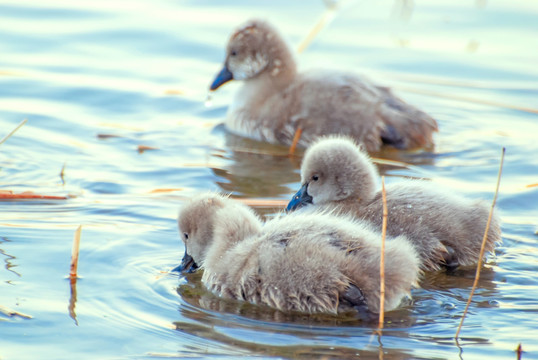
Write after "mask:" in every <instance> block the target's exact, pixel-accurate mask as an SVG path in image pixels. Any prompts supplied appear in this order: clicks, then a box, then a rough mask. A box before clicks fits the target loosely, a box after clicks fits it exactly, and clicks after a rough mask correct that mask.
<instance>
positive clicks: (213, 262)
mask: <svg viewBox="0 0 538 360" xmlns="http://www.w3.org/2000/svg"><path fill="white" fill-rule="evenodd" d="M231 80H238V81H242V82H243V85H242V88H241V89H239V91H238V92H237V94H236V97H235V99H234V101H233V103H232V104H231V106H230V107H229V110H228V114H227V118H226V123H225V124H226V127H227V128H228V130H229V131H231V132H233V133H237V134H239V135H242V136H246V137H250V138H254V139H257V140H260V141H266V142H271V143H279V144H284V145H292V143H293V142H294V141H298V144H299V146H302V147H304V148H306V152H305V154H304V157H303V161H302V165H301V187H300V189H299V190H298V191H297V193H296V194H295V195H293V197H292V199H291V201H290V202H289V204H288V207H287V211H286V212H282V213H280V214H278V215H277V216H275V217H274V218H272V219H270V220H267V221H264V220H262V219H261V218H260V217H259V216H258V215H257V214H256V213H255V212H254V211H253V210H252V209H250V208H249V207H248V206H246V205H244V204H242V203H240V202H238V201H236V200H233V199H231V198H229V197H228V196H226V195H224V194H219V193H203V194H199V195H197V196H194V197H193V198H191V199H190V200H188V201H186V202H185V203H184V204H183V206H182V207H181V209H180V213H179V217H178V227H179V232H180V236H181V239H182V241H183V244H184V248H185V254H184V256H183V260H182V262H181V265H180V266H178V268H177V270H179V271H180V272H183V273H188V272H194V271H197V270H199V269H202V270H203V276H202V282H203V283H204V285H205V286H206V287H207V288H208V289H209V290H210V291H211V292H213V293H214V294H216V295H217V296H220V297H223V298H228V299H235V300H240V301H247V302H250V303H253V304H257V305H260V306H269V307H272V308H275V309H277V310H280V311H283V312H305V313H331V314H338V313H342V312H347V311H357V312H368V313H378V312H379V311H380V304H379V301H380V280H379V279H380V257H381V243H382V241H381V238H382V235H381V230H382V220H383V201H382V194H381V191H380V190H379V186H378V184H379V174H378V172H377V169H376V167H375V165H374V164H373V163H372V161H371V159H370V157H369V155H368V153H367V152H371V151H377V150H379V149H380V148H381V147H382V146H392V147H395V148H398V149H412V148H428V147H431V146H433V140H432V136H433V133H434V132H436V131H437V123H436V121H435V120H434V119H433V118H432V117H430V116H429V115H427V114H426V113H425V112H423V111H421V110H418V109H417V108H415V107H413V106H411V105H409V104H407V103H405V102H404V101H403V100H401V99H399V98H398V97H396V96H395V95H393V94H392V92H391V91H390V90H389V89H387V88H384V87H380V86H377V85H374V84H373V83H371V82H370V81H368V80H367V79H365V78H363V77H358V76H356V75H352V74H347V73H341V72H340V73H339V72H327V71H313V72H305V73H299V72H298V71H297V65H296V63H295V60H294V58H293V55H292V53H291V51H290V50H289V47H288V46H287V45H286V43H285V41H284V40H283V38H282V37H281V35H280V34H279V33H278V32H277V31H276V29H275V28H273V27H272V26H271V25H270V24H269V23H267V22H265V21H261V20H251V21H248V22H247V23H246V24H243V25H242V26H240V27H239V28H238V29H237V30H236V31H235V32H234V33H233V34H232V35H231V37H230V39H229V42H228V45H227V48H226V58H225V62H224V66H223V68H222V70H221V71H220V72H219V73H218V75H217V76H216V78H215V80H214V81H213V83H212V84H211V87H210V88H211V90H217V89H218V88H219V87H220V86H222V85H223V84H225V83H226V82H228V81H231ZM298 132H299V134H300V137H299V139H297V133H298ZM386 204H387V208H388V216H387V228H386V243H385V253H384V256H385V267H384V272H385V294H384V299H385V303H384V309H385V311H390V310H393V309H396V308H397V307H398V306H399V305H400V304H401V303H402V301H403V300H404V299H405V298H407V297H409V296H410V293H411V289H412V288H413V287H417V286H419V283H420V279H421V276H422V275H423V273H424V272H428V271H442V270H443V269H454V268H456V267H458V266H467V265H473V264H476V263H477V262H478V261H479V260H480V248H481V245H482V238H483V235H484V232H485V230H486V226H487V223H488V217H489V206H488V204H486V203H484V202H483V201H480V200H470V199H466V198H464V197H462V196H459V195H456V194H452V193H451V192H449V191H447V190H446V189H443V188H441V187H440V186H438V185H435V184H433V183H432V182H430V181H425V180H402V181H399V182H394V183H391V184H389V185H388V186H387V188H386ZM500 241H501V227H500V220H499V217H498V214H497V213H496V212H494V213H493V215H492V217H491V220H490V224H489V232H488V236H487V238H486V247H485V250H486V251H487V252H492V251H493V250H494V248H495V244H496V243H498V242H500Z"/></svg>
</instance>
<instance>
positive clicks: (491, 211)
mask: <svg viewBox="0 0 538 360" xmlns="http://www.w3.org/2000/svg"><path fill="white" fill-rule="evenodd" d="M505 151H506V149H505V148H504V147H503V148H502V154H501V163H500V165H499V174H498V176H497V185H496V187H495V194H494V195H493V201H492V203H491V209H490V210H489V216H488V222H487V223H486V230H485V231H484V237H483V238H482V246H481V247H480V255H479V256H478V264H477V265H476V275H475V278H474V282H473V287H472V288H471V293H470V294H469V299H468V300H467V304H466V305H465V310H464V311H463V315H462V316H461V320H460V325H459V326H458V330H457V331H456V335H455V339H456V342H457V341H458V336H459V335H460V331H461V327H462V326H463V321H464V320H465V316H466V315H467V311H468V310H469V305H470V304H471V300H472V298H473V295H474V292H475V290H476V287H477V286H478V280H479V279H480V269H481V268H482V258H483V257H484V251H485V248H486V240H487V239H488V231H489V226H490V224H491V218H492V217H493V210H494V208H495V203H496V202H497V195H498V194H499V185H500V183H501V174H502V171H503V163H504V153H505Z"/></svg>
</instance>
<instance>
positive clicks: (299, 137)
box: [288, 126, 303, 155]
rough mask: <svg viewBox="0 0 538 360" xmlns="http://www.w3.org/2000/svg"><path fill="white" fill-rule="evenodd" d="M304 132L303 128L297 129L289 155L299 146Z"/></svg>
mask: <svg viewBox="0 0 538 360" xmlns="http://www.w3.org/2000/svg"><path fill="white" fill-rule="evenodd" d="M302 133H303V128H302V127H300V126H299V127H298V128H297V131H295V135H294V136H293V141H292V143H291V146H290V151H289V152H288V155H293V154H295V148H296V147H297V143H299V140H300V139H301V135H302Z"/></svg>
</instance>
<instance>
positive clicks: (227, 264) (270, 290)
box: [178, 194, 420, 314]
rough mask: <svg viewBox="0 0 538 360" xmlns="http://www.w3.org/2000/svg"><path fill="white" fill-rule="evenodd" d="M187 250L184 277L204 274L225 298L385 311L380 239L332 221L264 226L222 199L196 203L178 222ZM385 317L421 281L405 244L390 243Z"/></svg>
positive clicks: (296, 218)
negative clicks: (194, 272)
mask: <svg viewBox="0 0 538 360" xmlns="http://www.w3.org/2000/svg"><path fill="white" fill-rule="evenodd" d="M178 224H179V229H180V233H181V234H182V239H183V241H184V243H185V256H184V259H183V261H182V265H181V266H180V268H179V270H180V271H190V270H191V269H193V268H196V267H198V266H199V267H200V268H203V269H204V274H203V277H202V282H203V283H204V284H205V285H206V287H207V288H208V289H210V290H211V291H212V292H214V293H215V294H217V295H219V296H222V297H224V298H231V299H238V300H244V301H249V302H251V303H254V304H259V305H267V306H270V307H273V308H276V309H278V310H281V311H300V312H308V313H318V312H322V313H333V314H334V313H338V312H342V311H350V310H357V311H359V312H362V311H365V310H368V311H370V312H374V313H375V312H378V311H379V286H380V285H379V282H380V273H379V260H380V250H381V249H380V246H381V244H380V240H381V235H380V234H379V233H375V232H373V231H372V230H371V229H370V228H369V227H368V226H367V225H364V224H360V223H358V222H356V221H353V220H351V219H346V218H344V217H336V216H333V215H331V214H327V213H318V212H312V213H311V214H308V215H302V214H298V215H295V214H291V215H284V216H280V217H277V218H275V219H273V220H270V221H268V222H267V223H265V225H262V222H261V221H260V219H259V218H258V217H257V216H256V215H255V214H254V213H253V212H252V210H250V208H248V207H247V206H245V205H243V204H241V203H238V202H235V201H233V200H231V199H228V198H225V197H222V196H220V195H217V194H205V195H201V196H197V197H195V198H193V199H192V200H191V201H190V202H188V203H187V204H185V206H184V207H183V208H182V209H181V211H180V214H179V219H178ZM385 253H386V259H387V260H386V263H385V283H386V294H385V310H387V311H388V310H392V309H394V308H396V307H397V306H398V305H399V304H400V302H401V300H402V299H403V298H404V297H406V296H407V295H408V294H409V292H410V289H411V287H412V286H414V285H416V283H417V280H418V277H419V273H420V270H419V260H418V255H417V254H416V252H415V250H414V248H413V247H412V246H411V245H410V244H409V242H408V240H407V239H405V237H402V236H401V237H396V238H394V239H391V240H390V241H388V242H387V245H386V249H385Z"/></svg>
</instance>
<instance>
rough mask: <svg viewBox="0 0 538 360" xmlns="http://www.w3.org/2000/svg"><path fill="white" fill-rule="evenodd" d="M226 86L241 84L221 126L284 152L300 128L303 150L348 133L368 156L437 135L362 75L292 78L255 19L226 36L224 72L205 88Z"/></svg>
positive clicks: (423, 117) (281, 49)
mask: <svg viewBox="0 0 538 360" xmlns="http://www.w3.org/2000/svg"><path fill="white" fill-rule="evenodd" d="M230 80H242V81H243V87H242V88H241V89H240V90H239V91H238V92H237V94H236V97H235V99H234V101H233V103H232V105H231V106H230V108H229V110H228V116H227V119H226V126H227V128H228V129H229V130H230V131H232V132H234V133H236V134H238V135H241V136H246V137H250V138H254V139H257V140H260V141H267V142H271V143H280V144H284V145H288V146H289V145H290V144H291V143H292V141H293V138H294V135H295V134H296V132H297V129H298V128H301V129H302V130H303V132H302V135H301V137H300V141H299V146H302V147H306V146H307V145H308V144H310V143H311V142H312V141H313V140H315V139H316V138H318V137H319V136H321V135H328V134H348V135H350V136H352V137H353V138H354V139H356V140H357V141H358V142H360V143H361V144H363V145H364V146H365V147H366V149H368V151H375V150H378V149H379V148H380V147H381V146H382V145H383V144H389V145H392V146H394V147H396V148H400V149H408V148H416V147H428V146H431V145H432V144H433V139H432V135H433V133H434V132H436V131H437V123H436V121H435V120H434V119H433V118H431V117H430V116H429V115H427V114H426V113H424V112H422V111H420V110H418V109H417V108H415V107H413V106H411V105H409V104H407V103H406V102H404V101H403V100H401V99H399V98H398V97H396V96H394V95H393V94H392V92H391V91H390V89H388V88H386V87H380V86H376V85H374V84H372V83H371V82H370V81H369V80H367V79H365V78H363V77H359V76H356V75H353V74H349V73H344V72H335V71H310V72H307V73H298V72H297V66H296V63H295V60H294V58H293V55H292V53H291V51H290V49H289V48H288V46H287V45H286V43H285V41H284V40H283V39H282V37H281V36H280V34H279V33H278V31H277V30H276V29H275V28H273V27H272V26H271V25H270V24H268V23H267V22H265V21H262V20H251V21H248V22H247V23H246V24H243V25H242V26H241V27H239V28H238V29H237V30H236V31H235V32H234V33H233V34H232V36H231V37H230V40H229V42H228V45H227V48H226V59H225V62H224V67H223V69H222V70H221V71H220V73H219V74H218V75H217V76H216V78H215V80H214V81H213V83H212V85H211V87H210V90H216V89H217V88H219V87H220V86H221V85H223V84H224V83H226V82H228V81H230Z"/></svg>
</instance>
